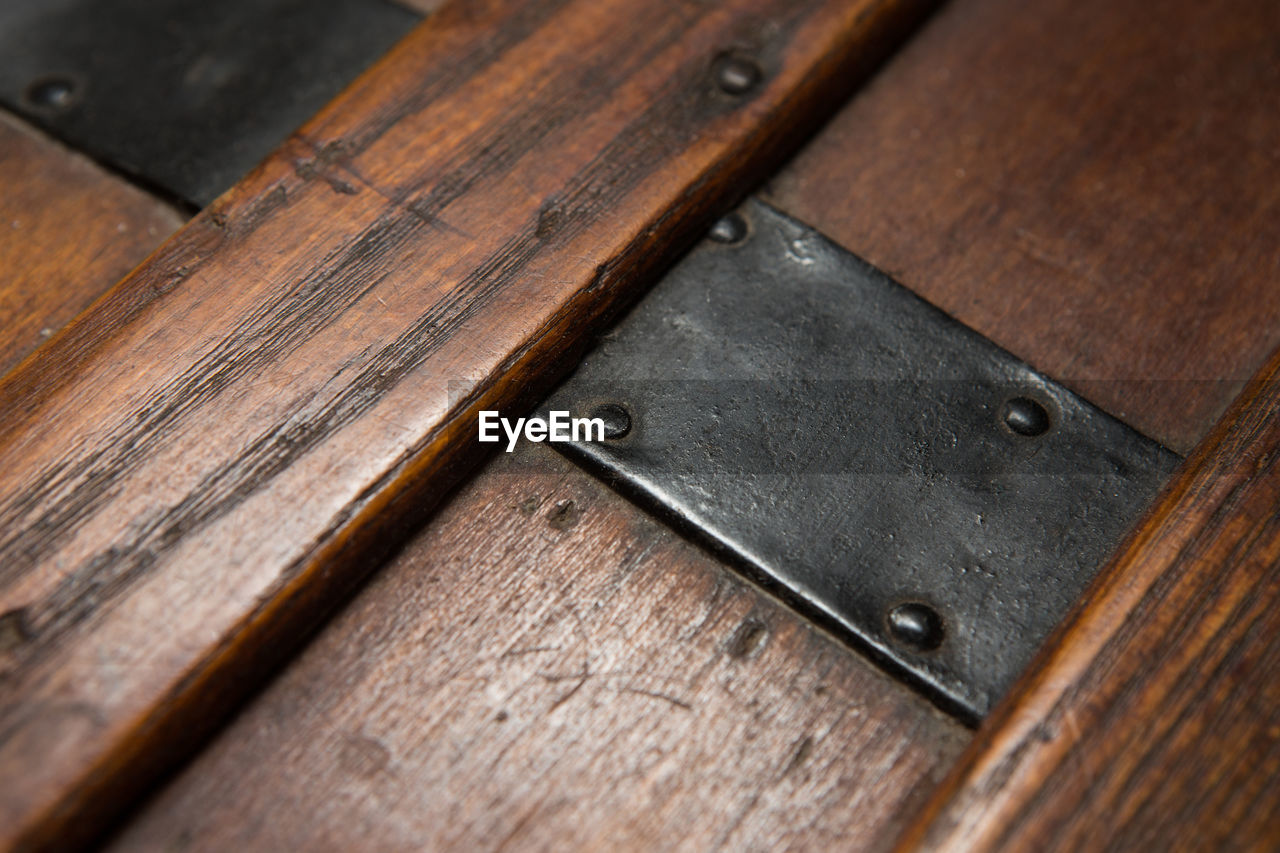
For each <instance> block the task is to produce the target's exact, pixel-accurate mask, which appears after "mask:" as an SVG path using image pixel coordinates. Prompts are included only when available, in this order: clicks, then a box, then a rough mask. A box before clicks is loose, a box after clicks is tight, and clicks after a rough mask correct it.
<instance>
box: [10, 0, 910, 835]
mask: <svg viewBox="0 0 1280 853" xmlns="http://www.w3.org/2000/svg"><path fill="white" fill-rule="evenodd" d="M918 5H919V4H917V3H915V2H910V0H897V1H896V2H885V1H884V0H865V1H864V2H847V0H804V2H795V0H785V2H784V0H730V2H725V3H717V4H703V3H675V4H648V3H634V2H625V1H624V0H538V2H515V0H510V2H507V0H497V2H484V3H475V2H459V3H455V4H449V5H446V6H445V7H444V8H442V9H441V10H440V11H438V12H437V13H436V14H434V15H433V16H431V17H430V18H429V19H428V20H427V21H426V22H425V23H424V24H423V25H422V26H421V27H420V28H419V29H417V30H416V31H415V32H414V33H413V34H411V35H410V36H409V37H408V38H407V39H406V40H405V41H404V42H403V43H402V44H401V45H399V46H398V47H397V48H396V49H395V50H393V51H392V52H391V53H390V54H389V55H388V56H387V57H386V58H385V59H384V60H383V61H381V62H380V63H379V64H377V65H376V66H375V67H374V68H373V69H371V70H370V71H369V72H368V73H366V74H365V75H364V76H363V77H361V78H360V79H359V80H357V81H356V82H355V83H354V84H353V85H352V86H351V87H350V88H349V89H348V90H347V91H346V92H345V93H344V95H342V96H341V97H339V98H338V99H337V100H336V101H335V102H334V103H333V104H332V105H331V106H330V107H329V108H327V109H326V110H325V111H324V112H323V113H322V114H321V115H320V116H318V117H317V118H316V119H314V120H313V121H311V122H310V123H308V124H307V125H306V126H305V127H304V128H303V129H302V130H301V131H299V132H298V133H297V134H296V135H295V136H294V137H292V138H291V139H290V140H289V142H288V143H287V144H286V145H285V146H284V147H283V148H282V149H281V150H280V151H279V152H278V153H277V154H275V155H273V156H272V157H271V158H270V159H269V160H268V161H267V162H266V163H264V164H263V165H262V166H261V167H260V168H258V169H257V170H255V171H254V172H253V173H252V174H251V175H249V176H248V177H247V178H246V179H245V180H244V181H243V182H242V183H241V184H240V185H238V186H237V187H236V188H234V189H233V190H231V191H230V192H229V193H228V194H226V195H225V196H223V197H222V198H221V199H219V200H218V201H217V202H215V203H214V204H213V205H212V206H211V207H210V208H209V209H207V210H206V211H204V212H203V213H202V214H201V215H199V216H198V217H197V218H196V219H195V220H194V221H193V222H192V223H190V224H189V225H188V226H187V227H186V228H185V229H183V230H182V231H181V232H179V234H178V235H177V236H176V237H175V238H174V239H172V240H171V241H170V242H169V243H167V244H166V245H165V246H164V247H163V248H162V249H161V250H160V251H159V252H158V253H157V254H156V255H154V256H152V258H151V259H150V261H149V262H148V263H147V264H145V265H144V266H143V267H141V268H140V269H138V270H137V271H135V272H134V273H133V274H132V275H131V276H130V277H129V278H127V279H126V280H125V281H123V282H122V283H121V284H120V285H119V286H118V287H116V288H115V289H114V290H113V291H112V292H111V293H110V294H109V295H108V296H107V297H106V298H105V299H104V300H102V301H100V302H99V303H97V304H96V306H95V307H94V309H93V310H92V311H91V312H89V313H88V314H86V315H83V316H81V317H80V318H79V319H78V320H77V321H76V322H74V323H73V324H72V325H71V326H70V327H69V328H68V329H67V331H66V332H65V333H64V334H62V335H60V336H59V337H58V338H57V339H55V340H54V341H53V342H52V344H51V345H50V346H48V347H46V348H45V349H44V350H43V351H41V352H40V353H39V354H38V356H37V357H34V358H32V359H30V360H28V361H27V362H25V363H24V365H23V366H22V367H21V368H20V369H18V370H17V371H15V372H14V373H11V374H10V375H9V376H8V377H7V378H6V379H5V381H4V383H3V384H2V385H0V400H2V401H3V404H2V405H3V408H2V410H0V530H2V531H3V534H2V535H0V620H2V622H0V624H3V626H4V631H3V638H4V639H3V647H2V648H0V655H2V658H0V670H2V671H3V673H4V674H3V683H2V684H0V778H4V779H6V780H21V782H20V784H6V785H5V787H4V791H3V796H0V845H12V844H21V845H28V846H41V845H51V844H55V843H57V844H65V843H68V842H69V841H71V840H74V839H73V838H72V837H71V836H77V837H87V836H89V835H91V834H92V833H93V832H95V831H96V830H98V829H99V828H100V827H102V826H103V825H104V823H105V822H106V821H109V820H110V819H112V818H113V817H114V815H115V814H117V813H118V812H119V810H120V809H121V808H122V807H123V806H124V805H125V804H126V803H128V802H129V801H130V800H131V798H132V797H134V796H135V795H136V794H137V793H138V792H139V791H141V790H142V789H143V788H144V787H145V786H146V785H147V784H149V783H150V781H151V780H153V779H154V778H156V776H157V774H158V773H160V772H161V771H162V770H163V769H164V768H166V767H167V766H170V765H171V764H172V763H173V762H174V761H176V760H177V759H178V757H180V756H181V755H182V754H183V753H184V751H185V750H188V749H189V748H190V747H191V746H192V745H193V744H194V743H195V742H196V741H198V740H199V739H200V737H201V736H202V733H203V732H204V731H206V730H207V729H208V728H209V727H210V726H212V725H214V724H216V722H217V721H218V720H219V719H220V718H221V715H222V714H223V713H224V712H225V710H226V709H227V708H229V707H231V706H232V705H233V704H234V703H235V702H237V701H238V698H239V697H240V696H242V695H243V694H244V692H245V691H247V690H248V689H249V688H250V686H251V685H252V684H253V683H254V681H255V679H256V678H257V677H258V674H259V673H260V672H261V671H262V670H263V669H265V668H268V667H269V666H270V665H271V663H272V661H273V660H274V659H276V658H278V657H280V656H281V655H283V654H284V650H285V649H287V648H289V647H290V644H291V643H292V642H294V641H295V640H296V638H297V636H298V633H299V631H300V629H302V628H303V627H305V626H307V625H309V624H312V623H313V622H314V621H315V620H316V619H317V618H318V617H319V616H320V615H321V614H322V613H323V612H325V611H326V609H327V608H328V607H329V606H330V605H331V604H332V603H333V602H334V601H335V600H337V599H338V598H340V597H341V596H342V595H343V594H344V593H345V592H346V591H347V590H348V589H349V587H350V586H351V584H352V583H353V582H354V580H355V579H356V578H357V577H359V576H360V575H362V574H363V573H364V572H365V571H367V570H368V569H369V568H370V567H372V566H373V565H376V559H377V557H378V554H379V553H380V549H383V548H385V547H386V546H387V543H388V542H391V541H394V540H395V538H396V535H398V533H397V531H400V530H402V529H403V528H402V523H403V522H405V521H406V520H407V519H410V518H413V517H416V516H418V515H420V514H421V513H422V512H423V511H424V510H425V507H427V506H429V505H431V504H432V503H433V502H434V501H437V500H438V499H439V498H440V497H441V496H442V495H443V494H444V493H445V491H446V488H447V486H448V485H449V484H450V483H452V482H454V481H455V480H456V479H457V477H458V476H460V474H461V473H462V472H463V471H464V470H465V467H466V464H467V462H468V453H469V451H468V450H467V449H468V448H469V447H473V446H474V442H473V440H472V437H473V435H474V421H473V418H474V412H475V411H476V410H477V409H479V408H493V407H497V406H506V405H515V404H517V403H518V401H519V400H521V399H523V398H526V397H528V396H529V395H533V394H537V393H540V391H541V390H543V389H545V387H546V380H547V379H548V378H549V377H550V376H552V375H553V374H554V373H555V369H556V363H555V360H556V359H557V358H561V357H563V356H565V355H566V354H568V355H570V356H571V355H572V349H573V346H574V344H575V343H576V342H579V341H581V340H582V339H583V337H584V336H585V335H586V334H587V332H588V331H589V330H590V329H591V328H593V326H594V325H595V324H596V323H597V321H598V320H599V319H600V318H601V317H602V316H604V315H605V314H606V313H607V312H608V311H609V310H610V309H611V308H612V307H613V306H614V305H615V304H616V303H618V302H619V301H621V300H623V299H624V298H625V297H627V296H628V295H630V294H631V293H632V292H634V291H635V289H636V288H637V287H638V285H639V284H640V283H641V282H643V281H645V280H646V279H647V278H648V277H649V276H651V274H653V273H654V272H655V271H656V270H658V269H659V268H660V267H661V266H662V265H663V264H664V263H665V262H666V261H667V260H668V259H669V258H671V257H672V255H673V254H674V253H675V252H676V251H678V250H679V249H680V248H682V247H683V246H684V245H686V244H687V243H688V241H689V240H691V239H692V238H693V237H694V236H696V235H697V234H698V232H700V231H701V229H702V228H704V227H705V225H706V224H707V222H708V221H709V219H710V217H711V215H712V214H714V213H715V212H716V211H717V210H718V209H721V208H723V207H724V206H725V205H727V204H729V203H730V202H731V201H733V200H734V199H735V197H736V196H739V195H741V194H742V193H745V192H746V191H747V190H748V189H750V187H751V183H752V181H753V180H754V179H755V178H756V177H757V176H759V175H761V174H762V173H763V172H765V171H767V170H768V169H770V168H772V167H774V166H775V165H776V164H777V162H778V159H779V158H780V157H781V156H782V155H783V154H784V153H785V152H787V151H788V150H790V148H791V147H792V146H793V145H794V144H795V143H797V142H798V140H799V139H800V138H801V137H802V135H803V134H804V133H805V132H806V131H807V130H808V129H810V128H811V127H812V126H813V124H814V122H815V121H816V120H817V119H818V118H819V117H821V116H822V115H824V114H825V112H827V111H829V110H832V109H834V108H835V105H836V104H837V103H839V101H840V99H841V97H842V95H843V94H845V93H846V92H847V91H848V90H849V88H850V87H851V86H852V85H854V83H855V81H856V79H857V78H858V75H859V73H861V72H862V71H864V70H866V69H867V68H868V67H869V66H870V65H871V64H872V62H873V61H874V60H875V59H876V58H877V57H878V56H880V55H881V53H882V52H883V51H884V50H886V49H887V48H888V47H889V46H890V45H891V44H892V42H893V39H894V38H896V37H897V36H898V35H899V33H900V32H901V31H902V30H903V29H905V27H906V26H907V25H908V23H909V22H910V21H912V20H913V19H914V17H915V15H916V13H917V11H918V10H917V6H918ZM726 51H736V52H737V53H738V54H740V55H743V56H748V57H750V58H751V59H752V60H753V61H754V62H756V63H758V65H759V67H760V69H761V79H760V81H759V84H758V85H757V86H756V87H755V88H754V89H753V90H752V91H751V92H749V93H747V94H739V95H731V94H727V93H726V92H724V91H723V90H722V89H721V87H719V86H717V83H716V80H715V73H714V71H713V68H714V66H715V65H716V62H715V61H716V59H717V57H719V56H721V55H723V54H724V53H725V52H726Z"/></svg>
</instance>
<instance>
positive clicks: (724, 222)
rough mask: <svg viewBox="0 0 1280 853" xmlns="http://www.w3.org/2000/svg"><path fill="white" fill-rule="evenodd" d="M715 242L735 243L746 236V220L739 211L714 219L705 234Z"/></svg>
mask: <svg viewBox="0 0 1280 853" xmlns="http://www.w3.org/2000/svg"><path fill="white" fill-rule="evenodd" d="M707 236H708V237H710V238H711V239H712V240H714V241H715V242H717V243H737V242H739V241H740V240H742V239H743V238H745V237H746V236H747V220H745V219H743V218H742V215H741V214H739V213H730V214H727V215H726V216H722V217H720V219H718V220H716V224H715V225H712V226H711V232H710V233H709V234H708V235H707Z"/></svg>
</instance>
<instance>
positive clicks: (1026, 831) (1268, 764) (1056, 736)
mask: <svg viewBox="0 0 1280 853" xmlns="http://www.w3.org/2000/svg"><path fill="white" fill-rule="evenodd" d="M1278 638H1280V353H1277V354H1276V355H1275V356H1274V357H1273V358H1272V359H1271V361H1270V363H1269V364H1268V365H1267V367H1266V368H1265V369H1264V370H1263V371H1262V372H1261V373H1260V374H1259V376H1258V377H1257V378H1256V379H1255V380H1254V381H1253V383H1251V385H1250V386H1249V388H1248V389H1247V390H1246V392H1245V393H1244V394H1243V395H1242V396H1241V398H1240V399H1239V400H1238V401H1237V402H1236V403H1235V404H1234V405H1233V407H1232V409H1231V411H1230V412H1229V413H1228V415H1227V416H1226V417H1225V418H1224V420H1223V421H1222V423H1220V424H1219V425H1218V426H1217V427H1216V428H1215V429H1214V431H1213V432H1212V433H1211V434H1210V435H1209V437H1208V438H1207V439H1206V440H1205V442H1204V443H1203V444H1202V445H1201V447H1200V448H1198V449H1197V451H1196V453H1195V454H1194V456H1192V457H1191V458H1190V459H1189V460H1188V462H1187V464H1186V466H1185V467H1184V469H1183V471H1182V472H1181V474H1180V475H1179V476H1178V478H1177V479H1176V480H1175V481H1174V482H1173V484H1172V485H1171V487H1170V488H1169V490H1168V491H1167V492H1166V493H1165V495H1164V496H1163V497H1162V498H1161V499H1160V500H1159V501H1158V502H1157V504H1156V506H1155V507H1154V508H1153V510H1152V512H1151V514H1150V516H1149V517H1148V518H1147V519H1146V521H1145V522H1144V523H1143V524H1141V525H1140V526H1139V527H1138V528H1137V530H1136V531H1135V532H1134V534H1133V535H1132V536H1131V537H1130V539H1129V541H1128V543H1127V544H1126V546H1124V547H1123V548H1122V549H1121V551H1120V553H1119V554H1118V555H1117V557H1116V558H1115V560H1114V561H1113V562H1112V563H1111V564H1110V566H1109V567H1108V568H1107V569H1105V570H1104V572H1103V573H1102V575H1100V577H1099V582H1098V583H1097V584H1095V585H1094V587H1093V588H1092V589H1091V591H1090V592H1089V593H1088V594H1087V595H1086V596H1085V599H1084V602H1083V604H1082V606H1081V607H1080V608H1079V609H1078V610H1077V612H1076V613H1075V614H1074V616H1073V617H1072V618H1071V619H1069V620H1068V622H1067V624H1066V625H1065V627H1064V630H1062V631H1060V632H1059V633H1058V635H1057V636H1055V637H1054V638H1053V639H1051V640H1050V641H1049V643H1048V645H1047V647H1046V651H1045V652H1044V653H1043V654H1042V655H1041V657H1040V658H1039V660H1038V661H1037V663H1036V664H1035V665H1034V666H1033V667H1032V668H1031V670H1030V671H1029V673H1028V674H1027V675H1026V676H1025V677H1024V678H1023V679H1022V681H1020V682H1019V684H1018V685H1017V686H1016V687H1015V688H1014V690H1013V692H1012V693H1011V695H1010V696H1009V697H1008V698H1007V699H1006V700H1005V701H1004V702H1003V703H1002V704H1001V705H1000V706H999V707H998V708H997V710H996V711H995V712H994V713H993V714H992V716H991V717H990V718H989V719H988V721H987V723H986V725H984V726H983V727H982V729H980V730H979V732H978V735H977V736H976V738H975V740H974V743H973V746H972V748H971V749H970V751H969V752H968V753H966V755H965V757H964V759H963V760H962V761H961V763H960V764H959V766H958V768H957V770H956V772H955V773H954V774H953V775H952V776H951V777H949V781H948V784H947V785H946V786H945V787H943V788H942V789H941V791H940V792H939V794H938V795H937V796H936V798H935V799H934V800H932V804H931V807H930V809H929V810H928V811H927V812H926V813H925V817H924V819H922V820H921V821H919V822H918V823H917V824H915V828H914V830H913V831H912V832H911V833H910V834H909V835H908V837H907V838H906V840H905V841H904V843H903V844H902V846H901V849H903V850H915V849H919V848H922V847H923V848H924V849H930V850H957V851H960V850H964V851H975V850H1097V849H1103V848H1106V849H1112V850H1228V849H1230V850H1275V849H1277V848H1278V847H1280V642H1278Z"/></svg>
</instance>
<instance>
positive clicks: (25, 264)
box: [0, 112, 183, 374]
mask: <svg viewBox="0 0 1280 853" xmlns="http://www.w3.org/2000/svg"><path fill="white" fill-rule="evenodd" d="M0 187H3V189H4V192H0V258H3V259H4V270H3V276H2V277H0V332H3V334H0V374H4V373H7V372H8V371H9V370H11V369H12V368H13V366H14V365H16V364H17V363H18V362H19V361H21V360H22V359H23V358H25V357H26V356H27V355H28V354H29V353H30V352H31V351H32V350H34V349H35V348H36V347H38V346H39V345H40V344H42V343H44V342H45V341H46V340H48V338H49V337H50V336H51V335H52V334H53V333H54V332H56V331H57V330H58V329H61V328H62V327H63V326H65V325H66V324H67V323H68V322H70V320H71V318H72V317H74V316H75V315H76V314H79V313H80V312H81V311H83V310H84V309H85V308H87V307H88V306H89V303H91V302H93V300H95V299H97V298H98V297H99V296H101V295H102V294H103V293H105V292H106V291H107V289H108V288H109V287H111V285H113V284H115V283H116V282H117V281H119V280H120V278H121V276H123V275H124V274H125V273H127V272H128V271H129V270H131V269H133V268H134V267H135V266H137V265H138V263H139V262H140V261H142V259H143V258H145V257H146V256H147V255H148V254H149V253H150V252H151V251H152V250H153V249H155V247H156V246H159V245H160V243H161V241H162V240H164V238H165V237H168V236H169V235H170V234H172V233H173V232H174V231H177V230H178V227H179V226H180V225H181V224H182V222H183V217H182V216H181V215H179V214H178V212H177V211H176V210H174V209H173V208H171V207H169V205H167V204H165V203H164V202H161V201H160V200H158V199H155V198H152V197H151V196H149V195H147V194H146V193H144V192H142V191H141V190H138V189H135V188H134V187H132V186H131V185H129V184H127V183H125V182H124V181H122V180H120V179H119V178H116V177H115V176H113V175H110V174H108V173H106V172H104V171H103V170H102V169H100V168H98V167H97V166H96V165H94V164H93V163H92V162H90V161H89V160H88V159H87V158H85V157H82V156H80V155H79V154H76V153H75V152H73V151H70V150H69V149H67V148H64V147H63V146H62V145H59V144H58V143H57V142H55V141H54V140H52V139H50V138H48V137H47V136H45V135H44V134H42V133H40V132H39V131H37V130H35V129H34V128H31V127H28V126H27V125H26V124H24V123H23V122H20V121H18V120H17V119H15V118H13V117H12V116H10V115H8V114H7V113H4V112H0Z"/></svg>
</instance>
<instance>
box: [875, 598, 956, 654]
mask: <svg viewBox="0 0 1280 853" xmlns="http://www.w3.org/2000/svg"><path fill="white" fill-rule="evenodd" d="M888 623H889V635H890V636H891V637H893V639H894V640H896V641H897V642H899V643H901V644H902V645H904V646H909V647H910V648H912V649H915V650H916V651H921V652H927V651H929V650H931V649H936V648H937V647H938V646H940V645H942V638H943V629H942V617H941V616H939V615H938V611H936V610H934V609H933V608H932V607H930V606H929V605H927V604H921V603H920V602H918V601H908V602H906V603H905V604H899V605H898V606H897V607H895V608H893V609H892V610H890V611H889V618H888Z"/></svg>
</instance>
